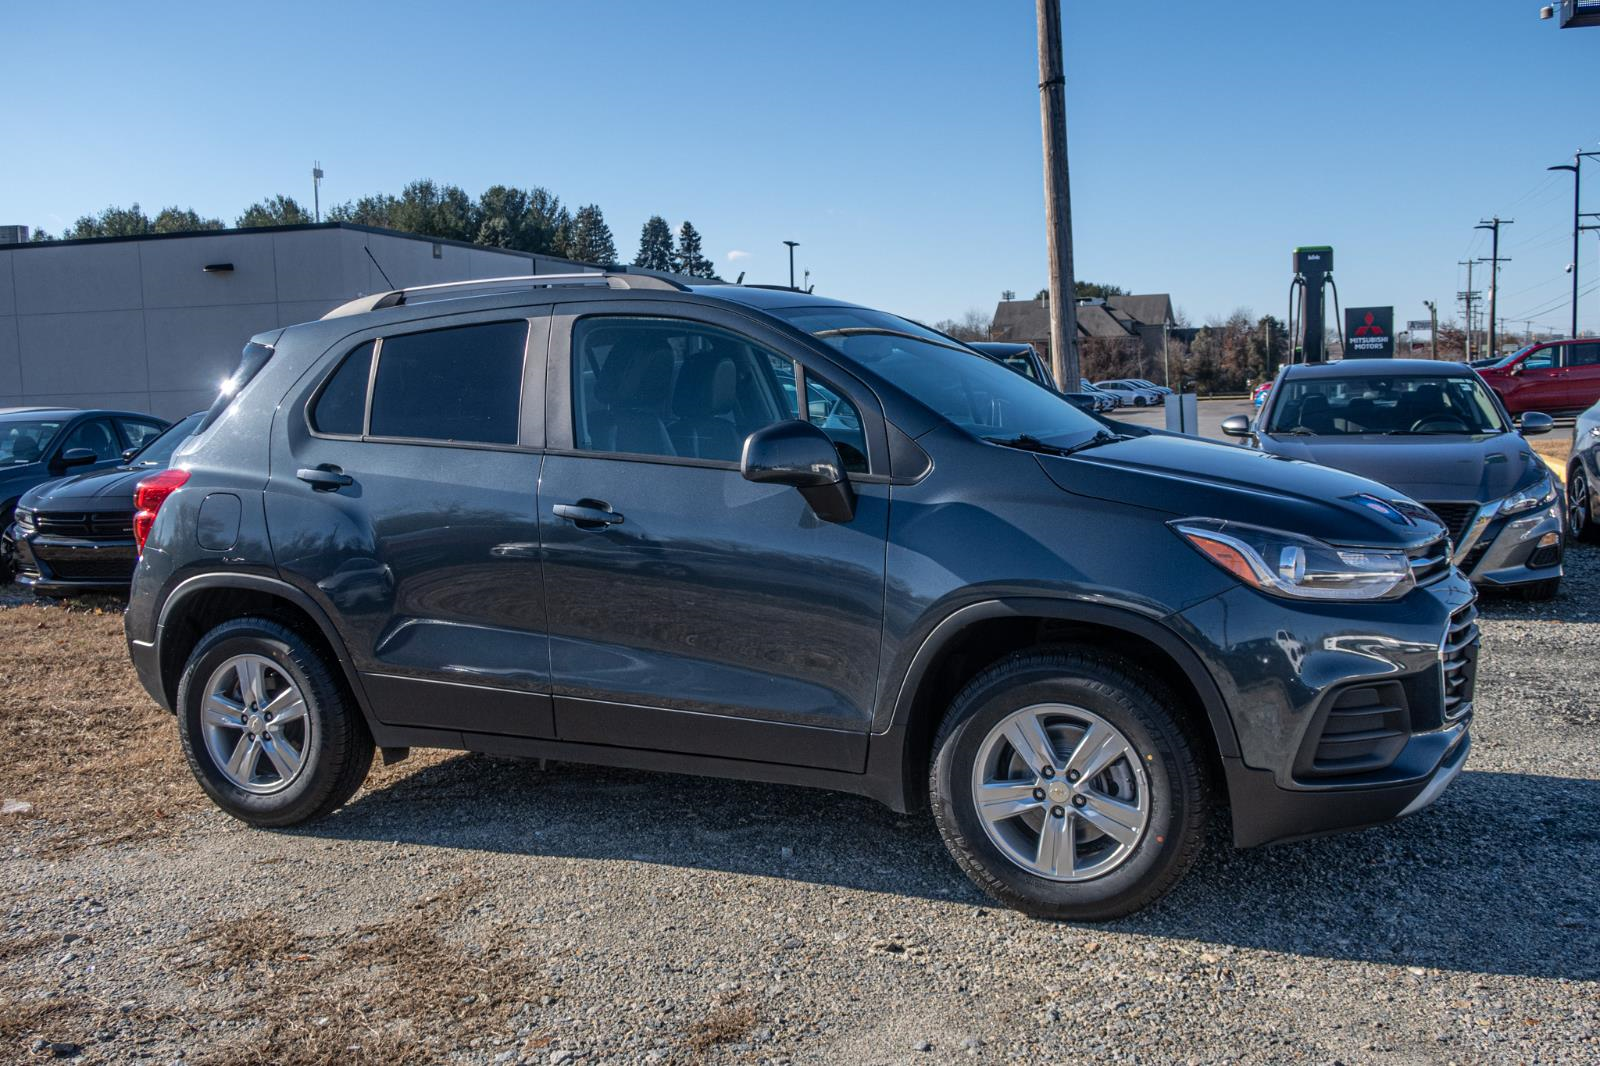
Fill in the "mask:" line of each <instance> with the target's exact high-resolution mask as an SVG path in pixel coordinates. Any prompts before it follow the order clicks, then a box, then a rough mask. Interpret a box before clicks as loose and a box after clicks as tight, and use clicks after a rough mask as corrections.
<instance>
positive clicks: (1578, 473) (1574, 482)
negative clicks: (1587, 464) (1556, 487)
mask: <svg viewBox="0 0 1600 1066" xmlns="http://www.w3.org/2000/svg"><path fill="white" fill-rule="evenodd" d="M1591 502H1592V497H1591V496H1590V487H1589V474H1588V472H1587V471H1586V470H1584V467H1583V463H1581V462H1576V463H1573V464H1572V467H1571V469H1569V470H1568V471H1567V539H1568V540H1579V541H1584V542H1585V543H1588V544H1596V543H1600V527H1597V526H1596V525H1595V515H1594V508H1593V506H1591Z"/></svg>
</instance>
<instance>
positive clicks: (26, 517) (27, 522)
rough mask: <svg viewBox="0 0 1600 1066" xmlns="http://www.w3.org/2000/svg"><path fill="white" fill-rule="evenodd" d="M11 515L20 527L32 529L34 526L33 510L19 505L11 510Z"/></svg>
mask: <svg viewBox="0 0 1600 1066" xmlns="http://www.w3.org/2000/svg"><path fill="white" fill-rule="evenodd" d="M11 517H12V519H14V520H15V521H16V523H17V526H18V527H19V528H21V529H28V530H31V529H32V528H33V512H32V511H29V510H25V509H23V508H21V507H18V508H17V509H16V510H15V511H13V512H11Z"/></svg>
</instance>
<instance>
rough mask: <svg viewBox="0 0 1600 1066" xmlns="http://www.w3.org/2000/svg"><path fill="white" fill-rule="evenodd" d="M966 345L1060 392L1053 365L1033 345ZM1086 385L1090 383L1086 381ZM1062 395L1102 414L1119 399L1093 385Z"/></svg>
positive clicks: (1114, 406) (1084, 409) (1078, 407)
mask: <svg viewBox="0 0 1600 1066" xmlns="http://www.w3.org/2000/svg"><path fill="white" fill-rule="evenodd" d="M966 345H967V347H968V348H971V349H973V350H974V351H977V352H981V353H983V354H984V355H987V356H988V357H989V358H990V359H993V360H994V361H995V362H997V363H999V364H1000V365H1001V366H1003V367H1006V368H1007V369H1008V370H1013V371H1015V372H1016V373H1018V374H1021V375H1022V376H1023V377H1025V378H1027V379H1028V380H1029V381H1032V382H1036V383H1037V384H1040V385H1043V386H1044V387H1045V388H1047V389H1052V390H1055V391H1059V390H1056V386H1055V378H1054V377H1053V376H1052V375H1051V372H1050V367H1049V366H1048V365H1046V363H1045V361H1044V357H1043V356H1041V355H1040V354H1039V353H1038V351H1036V350H1035V349H1034V347H1033V345H1031V344H1013V343H1010V342H1009V341H1004V342H1003V341H967V342H966ZM1084 384H1085V385H1086V386H1087V385H1089V383H1088V382H1087V381H1085V382H1084ZM1061 395H1063V396H1065V397H1066V398H1067V402H1068V403H1070V404H1072V406H1074V407H1076V408H1077V409H1078V410H1080V411H1087V412H1088V413H1090V414H1103V413H1105V412H1107V411H1114V410H1116V408H1117V401H1116V400H1113V399H1112V398H1111V397H1110V396H1107V395H1106V394H1105V393H1102V392H1098V391H1096V390H1095V389H1094V388H1093V386H1089V387H1088V388H1085V389H1084V390H1083V391H1082V392H1063V393H1062V394H1061Z"/></svg>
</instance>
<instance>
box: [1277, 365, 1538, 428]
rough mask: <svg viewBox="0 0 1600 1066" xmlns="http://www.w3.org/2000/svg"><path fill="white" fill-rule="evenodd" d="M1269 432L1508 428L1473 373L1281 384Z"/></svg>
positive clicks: (1315, 379)
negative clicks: (1469, 374) (1456, 375)
mask: <svg viewBox="0 0 1600 1066" xmlns="http://www.w3.org/2000/svg"><path fill="white" fill-rule="evenodd" d="M1274 392H1275V393H1276V394H1277V397H1276V400H1275V402H1274V403H1273V407H1272V421H1271V423H1270V424H1269V425H1268V427H1267V432H1268V433H1284V434H1295V435H1309V436H1318V437H1338V436H1354V435H1357V434H1363V433H1381V434H1385V435H1390V436H1393V435H1403V434H1423V433H1429V434H1437V433H1456V434H1476V433H1503V432H1506V431H1507V430H1508V429H1509V428H1510V427H1508V426H1507V425H1506V422H1505V419H1503V418H1502V417H1501V416H1500V409H1499V408H1498V407H1497V406H1496V405H1495V402H1494V400H1493V399H1491V398H1490V396H1489V390H1488V389H1487V388H1486V387H1485V386H1484V384H1483V382H1481V381H1480V380H1478V378H1477V376H1476V375H1473V376H1472V377H1401V376H1398V375H1393V376H1386V375H1379V374H1374V375H1372V376H1370V377H1348V378H1304V379H1300V380H1295V379H1290V380H1288V381H1284V382H1282V383H1280V384H1279V385H1278V387H1277V389H1275V390H1274Z"/></svg>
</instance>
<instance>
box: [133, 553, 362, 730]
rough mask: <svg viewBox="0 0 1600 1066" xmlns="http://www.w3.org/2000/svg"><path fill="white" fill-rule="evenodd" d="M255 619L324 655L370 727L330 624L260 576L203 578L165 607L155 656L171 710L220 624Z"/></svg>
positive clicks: (281, 584) (303, 598)
mask: <svg viewBox="0 0 1600 1066" xmlns="http://www.w3.org/2000/svg"><path fill="white" fill-rule="evenodd" d="M252 615H255V616H260V617H264V618H270V619H272V620H274V621H276V622H279V623H280V624H282V625H285V626H287V627H288V628H290V629H292V630H294V631H295V632H296V633H299V634H300V635H301V636H302V637H304V638H305V639H306V640H308V641H310V642H311V643H312V644H314V645H316V646H317V647H318V648H319V649H320V650H322V651H323V652H325V653H326V654H327V655H328V658H329V660H330V662H331V663H332V664H333V666H334V676H335V677H337V678H340V679H341V680H343V682H344V683H345V685H346V687H347V688H348V690H349V692H350V694H351V695H352V696H353V697H354V698H355V701H356V705H357V706H359V707H360V708H361V713H362V716H363V717H364V718H365V719H366V720H367V725H368V727H369V728H370V727H371V725H372V721H373V719H372V711H371V707H370V706H369V704H368V702H367V696H366V692H365V691H364V690H363V689H362V687H361V680H360V678H359V676H357V674H356V671H355V669H354V668H353V667H352V665H351V663H350V658H349V656H348V655H347V654H346V653H345V646H344V640H343V638H341V637H340V636H339V631H338V630H337V629H336V628H335V627H334V625H333V621H332V619H330V618H329V617H328V615H327V613H326V612H325V611H323V609H322V608H321V607H320V606H319V605H318V604H317V603H316V601H315V600H313V599H311V597H309V596H307V595H306V594H305V593H304V592H302V591H300V590H299V589H297V588H295V587H294V586H293V585H291V584H289V583H288V582H285V581H279V580H277V579H275V578H270V577H265V576H262V575H260V574H200V575H197V576H195V577H191V578H188V579H186V580H184V581H183V582H181V583H180V584H179V585H178V586H177V587H176V588H174V589H173V590H172V592H171V593H170V594H169V595H168V596H167V598H166V600H165V601H164V602H163V603H162V605H161V612H160V615H159V617H158V622H157V627H156V634H157V636H156V654H157V659H158V662H159V664H160V676H161V688H162V694H163V695H164V696H165V697H166V699H165V703H166V705H167V706H168V707H176V706H177V696H178V682H179V679H180V678H181V677H182V675H183V667H184V664H185V663H186V662H188V659H189V655H190V653H191V652H192V651H193V650H194V647H195V645H196V644H198V643H199V641H200V639H201V638H202V637H203V636H204V635H205V634H206V633H207V632H209V631H210V630H211V629H212V628H213V627H215V626H217V625H219V624H221V623H222V622H225V621H228V620H230V619H234V618H244V617H248V616H252Z"/></svg>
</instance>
